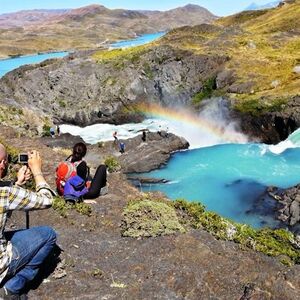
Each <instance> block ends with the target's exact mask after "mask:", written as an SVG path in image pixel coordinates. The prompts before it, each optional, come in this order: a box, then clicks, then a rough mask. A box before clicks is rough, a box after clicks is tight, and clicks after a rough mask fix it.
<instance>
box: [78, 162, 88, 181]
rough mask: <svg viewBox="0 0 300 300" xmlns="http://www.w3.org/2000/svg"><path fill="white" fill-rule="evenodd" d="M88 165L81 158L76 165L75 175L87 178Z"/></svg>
mask: <svg viewBox="0 0 300 300" xmlns="http://www.w3.org/2000/svg"><path fill="white" fill-rule="evenodd" d="M88 173H89V172H88V166H87V164H86V162H85V161H84V160H83V161H82V162H81V163H80V164H79V165H78V166H77V175H78V176H79V177H81V178H82V179H83V180H86V179H87V176H88Z"/></svg>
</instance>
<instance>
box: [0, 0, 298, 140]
mask: <svg viewBox="0 0 300 300" xmlns="http://www.w3.org/2000/svg"><path fill="white" fill-rule="evenodd" d="M299 9H300V4H299V1H295V2H293V3H292V4H286V5H285V6H283V7H280V8H276V9H273V10H267V11H253V12H243V13H241V14H238V15H234V16H231V17H227V18H223V19H220V20H218V21H217V23H216V24H214V25H205V24H204V25H199V26H194V27H182V28H180V29H175V30H173V31H172V32H170V33H169V34H167V35H166V36H165V37H164V38H163V39H161V40H160V41H158V42H156V43H152V44H150V45H147V46H140V47H136V48H131V49H124V50H120V49H117V50H112V51H106V50H101V51H87V52H77V53H75V54H72V55H70V56H69V57H67V58H65V59H62V60H49V61H46V62H43V63H41V64H39V65H37V66H24V67H21V68H19V69H18V70H15V71H13V72H11V73H9V74H7V75H6V76H4V77H3V78H2V79H1V80H0V100H1V103H3V104H4V106H3V107H4V108H5V107H7V105H8V108H7V110H9V107H10V106H11V105H13V107H14V109H23V115H24V110H25V113H26V116H27V114H28V111H30V113H31V115H34V116H35V117H32V118H26V117H25V118H24V117H23V116H22V114H20V116H19V118H20V119H21V120H20V122H19V123H22V122H23V123H24V119H25V120H26V119H30V122H29V121H27V122H26V123H27V124H26V125H25V128H26V130H27V129H28V128H36V127H38V126H39V127H40V128H41V127H42V125H43V124H44V123H45V122H46V121H47V118H48V120H54V121H55V122H60V123H61V122H64V123H72V124H78V125H82V126H84V125H88V124H93V123H116V124H120V123H126V122H129V121H139V120H141V119H142V116H141V115H139V114H138V113H137V110H136V108H135V106H136V104H137V103H139V102H155V103H160V104H161V105H165V106H169V105H170V106H175V105H177V104H180V105H183V106H188V107H190V108H191V109H193V110H196V111H197V110H201V101H202V99H204V98H209V97H211V96H220V95H222V96H223V97H225V98H227V99H228V103H229V104H230V106H231V111H232V117H234V118H238V119H240V120H242V124H241V126H242V128H243V130H244V131H245V132H246V133H249V134H250V135H252V136H254V137H256V138H257V139H260V140H263V141H265V142H268V143H276V142H278V141H279V140H282V139H285V138H286V137H287V135H288V134H289V133H290V132H291V131H293V130H294V129H295V128H297V127H299V124H300V122H299V97H298V96H297V95H298V93H299V90H298V88H297V87H298V86H299V80H300V77H299V70H298V69H299V66H298V65H297V55H298V51H297V49H298V48H297V47H298V46H297V45H298V43H299V28H300V27H299V26H298V25H299V18H298V12H299ZM267 22H269V23H268V24H271V25H272V26H273V30H272V31H270V29H269V28H270V26H269V27H266V26H267V25H266V24H267ZM7 110H6V111H7ZM4 119H5V117H4ZM5 121H6V122H7V124H12V123H13V122H12V121H11V120H5ZM13 125H14V126H18V124H13Z"/></svg>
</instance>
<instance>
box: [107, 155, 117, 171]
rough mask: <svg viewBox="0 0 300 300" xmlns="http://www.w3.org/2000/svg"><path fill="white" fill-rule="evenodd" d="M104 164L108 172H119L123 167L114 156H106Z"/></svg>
mask: <svg viewBox="0 0 300 300" xmlns="http://www.w3.org/2000/svg"><path fill="white" fill-rule="evenodd" d="M104 164H105V165H106V167H107V169H108V172H117V171H119V170H120V169H121V165H120V164H119V162H118V160H117V159H116V158H115V157H114V156H108V157H106V159H105V161H104Z"/></svg>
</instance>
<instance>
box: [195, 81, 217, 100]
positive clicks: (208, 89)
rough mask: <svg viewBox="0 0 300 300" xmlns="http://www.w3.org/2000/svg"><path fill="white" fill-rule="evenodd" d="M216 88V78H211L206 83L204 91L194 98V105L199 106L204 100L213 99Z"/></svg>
mask: <svg viewBox="0 0 300 300" xmlns="http://www.w3.org/2000/svg"><path fill="white" fill-rule="evenodd" d="M216 88H217V86H216V77H212V78H209V79H208V80H206V81H205V82H204V84H203V88H202V90H201V91H200V92H199V93H197V94H195V95H194V96H193V98H192V103H193V104H194V105H197V104H199V103H200V102H201V101H202V100H204V99H207V98H211V97H212V95H213V92H214V91H215V90H216Z"/></svg>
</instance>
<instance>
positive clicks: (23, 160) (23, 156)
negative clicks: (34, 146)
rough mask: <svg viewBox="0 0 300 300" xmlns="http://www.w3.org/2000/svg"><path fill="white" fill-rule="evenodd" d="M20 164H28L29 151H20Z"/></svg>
mask: <svg viewBox="0 0 300 300" xmlns="http://www.w3.org/2000/svg"><path fill="white" fill-rule="evenodd" d="M18 163H19V164H27V163H28V154H27V153H20V154H19V157H18Z"/></svg>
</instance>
